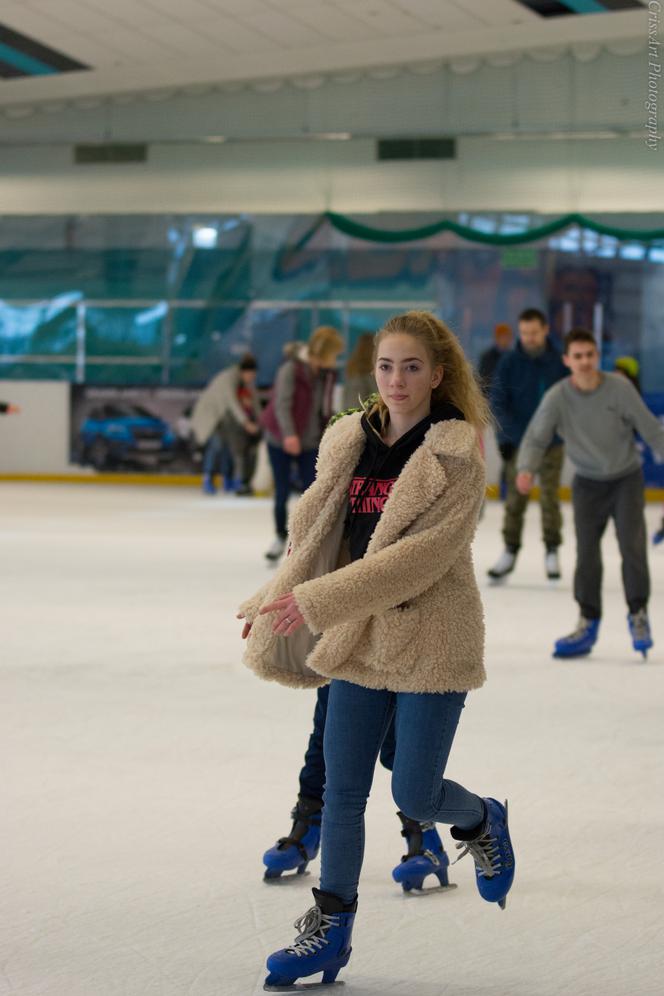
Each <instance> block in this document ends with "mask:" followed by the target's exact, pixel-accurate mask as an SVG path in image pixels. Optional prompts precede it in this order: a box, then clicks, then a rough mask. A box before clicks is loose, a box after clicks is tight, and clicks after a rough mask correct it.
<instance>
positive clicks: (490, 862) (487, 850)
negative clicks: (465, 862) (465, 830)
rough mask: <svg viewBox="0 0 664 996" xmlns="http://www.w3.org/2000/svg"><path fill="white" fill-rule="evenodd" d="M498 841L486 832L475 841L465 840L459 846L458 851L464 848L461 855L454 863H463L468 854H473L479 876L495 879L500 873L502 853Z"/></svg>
mask: <svg viewBox="0 0 664 996" xmlns="http://www.w3.org/2000/svg"><path fill="white" fill-rule="evenodd" d="M497 845H498V839H497V838H496V837H491V836H489V831H488V830H485V832H484V833H483V834H481V836H479V837H476V838H475V840H464V841H462V842H461V843H459V844H457V850H459V848H462V851H461V854H460V855H459V857H458V858H457V859H456V861H454V862H453V864H456V863H457V861H461V859H462V858H465V856H466V855H467V854H472V856H473V861H474V862H475V868H476V869H477V874H478V875H482V876H484V878H493V876H494V875H497V874H498V873H499V871H500V864H501V862H500V852H499V850H498V846H497Z"/></svg>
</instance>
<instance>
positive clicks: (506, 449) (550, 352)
mask: <svg viewBox="0 0 664 996" xmlns="http://www.w3.org/2000/svg"><path fill="white" fill-rule="evenodd" d="M548 329H549V327H548V324H547V321H546V318H545V316H544V315H543V314H542V312H541V311H538V309H537V308H526V310H525V311H522V312H521V314H520V315H519V341H518V342H517V344H516V347H515V348H514V349H512V350H510V351H509V352H508V353H505V355H504V356H503V357H502V359H501V360H500V362H499V363H498V366H497V368H496V372H495V375H494V380H493V386H492V389H491V408H492V410H493V414H494V416H495V419H496V422H497V435H498V449H499V450H500V455H501V457H502V458H503V461H504V465H503V470H504V474H505V480H506V483H507V497H506V501H505V510H504V513H503V539H504V541H505V548H504V550H503V552H502V553H501V555H500V557H499V558H498V560H497V561H496V563H495V564H494V565H493V567H491V568H490V569H489V571H488V575H489V577H490V578H491V579H492V580H494V581H500V580H502V579H503V578H505V577H507V575H508V574H510V573H511V572H512V571H513V570H514V565H515V564H516V558H517V556H518V553H519V549H520V548H521V537H522V534H523V525H524V519H525V514H526V509H527V507H528V496H527V495H523V494H521V493H520V492H519V490H518V488H517V486H516V453H517V450H518V448H519V444H520V443H521V440H522V439H523V436H524V433H525V431H526V428H527V426H528V423H529V422H530V420H531V418H532V417H533V415H534V413H535V409H536V408H537V406H538V404H539V403H540V401H541V400H542V397H543V395H544V393H545V391H547V390H548V389H549V388H550V387H552V386H553V385H554V384H556V383H557V382H558V381H559V380H561V379H562V378H563V377H565V376H566V375H567V370H566V368H565V365H564V364H563V362H562V359H561V357H560V354H559V352H558V350H557V349H556V348H555V347H554V345H553V343H552V342H551V340H550V339H549V335H548ZM563 456H564V454H563V446H562V444H561V442H560V440H559V439H558V438H557V437H555V438H553V439H552V440H551V442H550V445H549V447H548V449H547V451H546V453H545V454H544V457H543V459H542V461H541V464H540V468H539V477H540V509H541V513H542V539H543V541H544V547H545V557H544V566H545V571H546V575H547V577H548V578H550V579H552V580H554V579H557V578H559V577H560V562H559V559H558V547H559V546H560V544H561V543H562V533H561V528H562V515H561V512H560V499H559V497H558V488H559V486H560V473H561V470H562V465H563Z"/></svg>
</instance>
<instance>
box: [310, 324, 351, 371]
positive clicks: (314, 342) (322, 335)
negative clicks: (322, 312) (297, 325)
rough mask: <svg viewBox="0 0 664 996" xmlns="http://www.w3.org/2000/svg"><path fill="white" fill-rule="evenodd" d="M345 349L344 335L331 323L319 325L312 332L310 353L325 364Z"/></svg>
mask: <svg viewBox="0 0 664 996" xmlns="http://www.w3.org/2000/svg"><path fill="white" fill-rule="evenodd" d="M343 349H344V340H343V336H342V335H341V333H340V332H338V331H337V330H336V329H335V328H333V327H332V326H331V325H319V326H318V328H317V329H314V331H313V332H312V333H311V336H310V337H309V342H308V343H307V353H308V355H309V356H310V357H311V359H312V360H317V361H318V362H319V363H320V364H322V365H323V366H326V365H327V364H329V363H332V362H334V360H335V359H336V358H337V356H338V355H339V353H342V352H343Z"/></svg>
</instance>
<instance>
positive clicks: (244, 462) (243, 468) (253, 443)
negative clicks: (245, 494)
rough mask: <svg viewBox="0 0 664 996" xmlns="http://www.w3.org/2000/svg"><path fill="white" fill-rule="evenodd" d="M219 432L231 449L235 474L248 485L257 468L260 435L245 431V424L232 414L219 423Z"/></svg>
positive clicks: (236, 477)
mask: <svg viewBox="0 0 664 996" xmlns="http://www.w3.org/2000/svg"><path fill="white" fill-rule="evenodd" d="M219 434H220V435H221V438H222V439H223V441H224V442H225V443H226V445H227V446H228V448H229V450H230V451H231V456H232V458H233V468H234V470H233V476H234V477H235V479H236V480H238V481H242V483H243V484H244V485H246V486H247V487H248V486H249V485H250V484H251V479H252V477H253V476H254V471H255V470H256V456H257V453H258V443H259V441H260V436H252V435H250V433H248V432H245V429H244V427H243V426H241V425H240V424H239V423H238V422H236V421H235V419H234V418H233V416H232V415H226V416H225V417H224V418H223V419H222V420H221V422H220V423H219Z"/></svg>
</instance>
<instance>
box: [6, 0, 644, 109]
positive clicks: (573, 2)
mask: <svg viewBox="0 0 664 996" xmlns="http://www.w3.org/2000/svg"><path fill="white" fill-rule="evenodd" d="M560 8H562V13H563V14H566V16H557V15H559V14H560V13H561V10H560ZM607 8H615V9H607ZM620 8H623V9H620ZM625 8H626V9H625ZM602 10H604V12H601V11H602ZM536 11H539V12H536ZM584 14H588V15H589V16H578V15H584ZM647 19H648V12H647V9H646V6H644V3H642V2H641V0H601V2H594V0H565V3H548V2H546V0H544V2H542V0H534V2H531V3H529V2H528V0H110V2H109V0H3V3H2V6H1V8H0V22H2V25H4V27H5V29H8V31H6V33H5V39H9V40H11V39H12V38H14V37H16V36H26V44H27V45H28V46H30V45H32V46H33V48H32V51H33V53H36V54H37V56H39V55H40V53H43V52H48V50H52V52H53V53H57V57H56V56H55V55H54V60H55V61H57V58H59V59H60V67H61V69H60V71H59V72H54V73H53V74H49V72H48V71H47V72H46V73H45V74H44V73H38V74H37V75H25V76H18V75H14V78H9V79H2V80H0V105H5V106H7V107H11V106H16V107H20V105H32V106H33V107H35V106H38V105H40V104H43V103H48V102H53V101H62V100H66V101H67V102H76V101H79V100H80V101H84V100H85V99H86V98H87V99H89V98H95V97H96V98H99V97H115V98H116V99H122V98H123V96H126V97H127V98H130V97H135V96H137V95H141V94H149V93H151V92H152V93H158V92H159V91H163V90H169V89H170V90H174V91H176V92H178V91H180V92H185V93H186V92H190V93H195V92H196V87H197V86H201V85H210V84H217V85H224V86H226V87H228V88H233V87H241V86H243V85H245V84H246V83H249V82H254V83H256V82H260V81H262V83H263V85H264V86H265V87H267V88H269V86H270V85H271V84H273V83H278V81H280V80H284V79H298V78H299V79H300V80H301V81H302V82H304V83H305V84H306V79H307V77H308V78H309V79H310V80H311V82H312V85H316V82H317V81H318V83H319V82H320V79H321V77H333V78H334V77H336V78H337V79H342V78H343V75H344V74H348V73H352V72H353V71H357V70H367V69H372V70H374V71H380V70H381V69H382V68H384V69H385V70H387V71H389V68H390V67H402V66H411V67H412V66H417V65H422V66H426V63H427V61H429V62H431V61H435V60H441V59H442V60H447V61H452V62H456V63H459V62H461V63H463V60H464V59H472V58H476V57H482V58H489V59H492V60H494V62H495V64H499V61H500V58H501V57H502V56H508V55H509V54H513V53H515V52H532V51H544V50H546V49H551V50H554V49H555V48H556V47H558V48H560V47H561V46H562V47H563V48H566V47H575V46H576V47H578V46H584V45H585V46H591V47H592V46H593V45H607V46H620V45H621V44H625V43H627V44H629V43H630V41H631V43H632V44H634V42H635V41H636V42H639V41H640V42H641V43H642V44H643V45H644V46H645V44H646V41H647V30H648V29H647ZM1 41H2V35H1V33H0V43H1ZM7 57H8V47H7V46H6V45H5V48H4V60H3V48H2V45H1V44H0V62H2V61H5V62H6V59H7ZM9 57H10V58H11V52H9ZM63 57H65V58H64V59H63ZM37 61H39V60H37ZM77 63H78V64H82V65H83V67H89V68H78V67H77V65H76V64H77ZM32 64H33V65H35V64H36V63H35V62H34V61H33V63H32ZM62 67H65V68H64V69H63V68H62Z"/></svg>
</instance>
